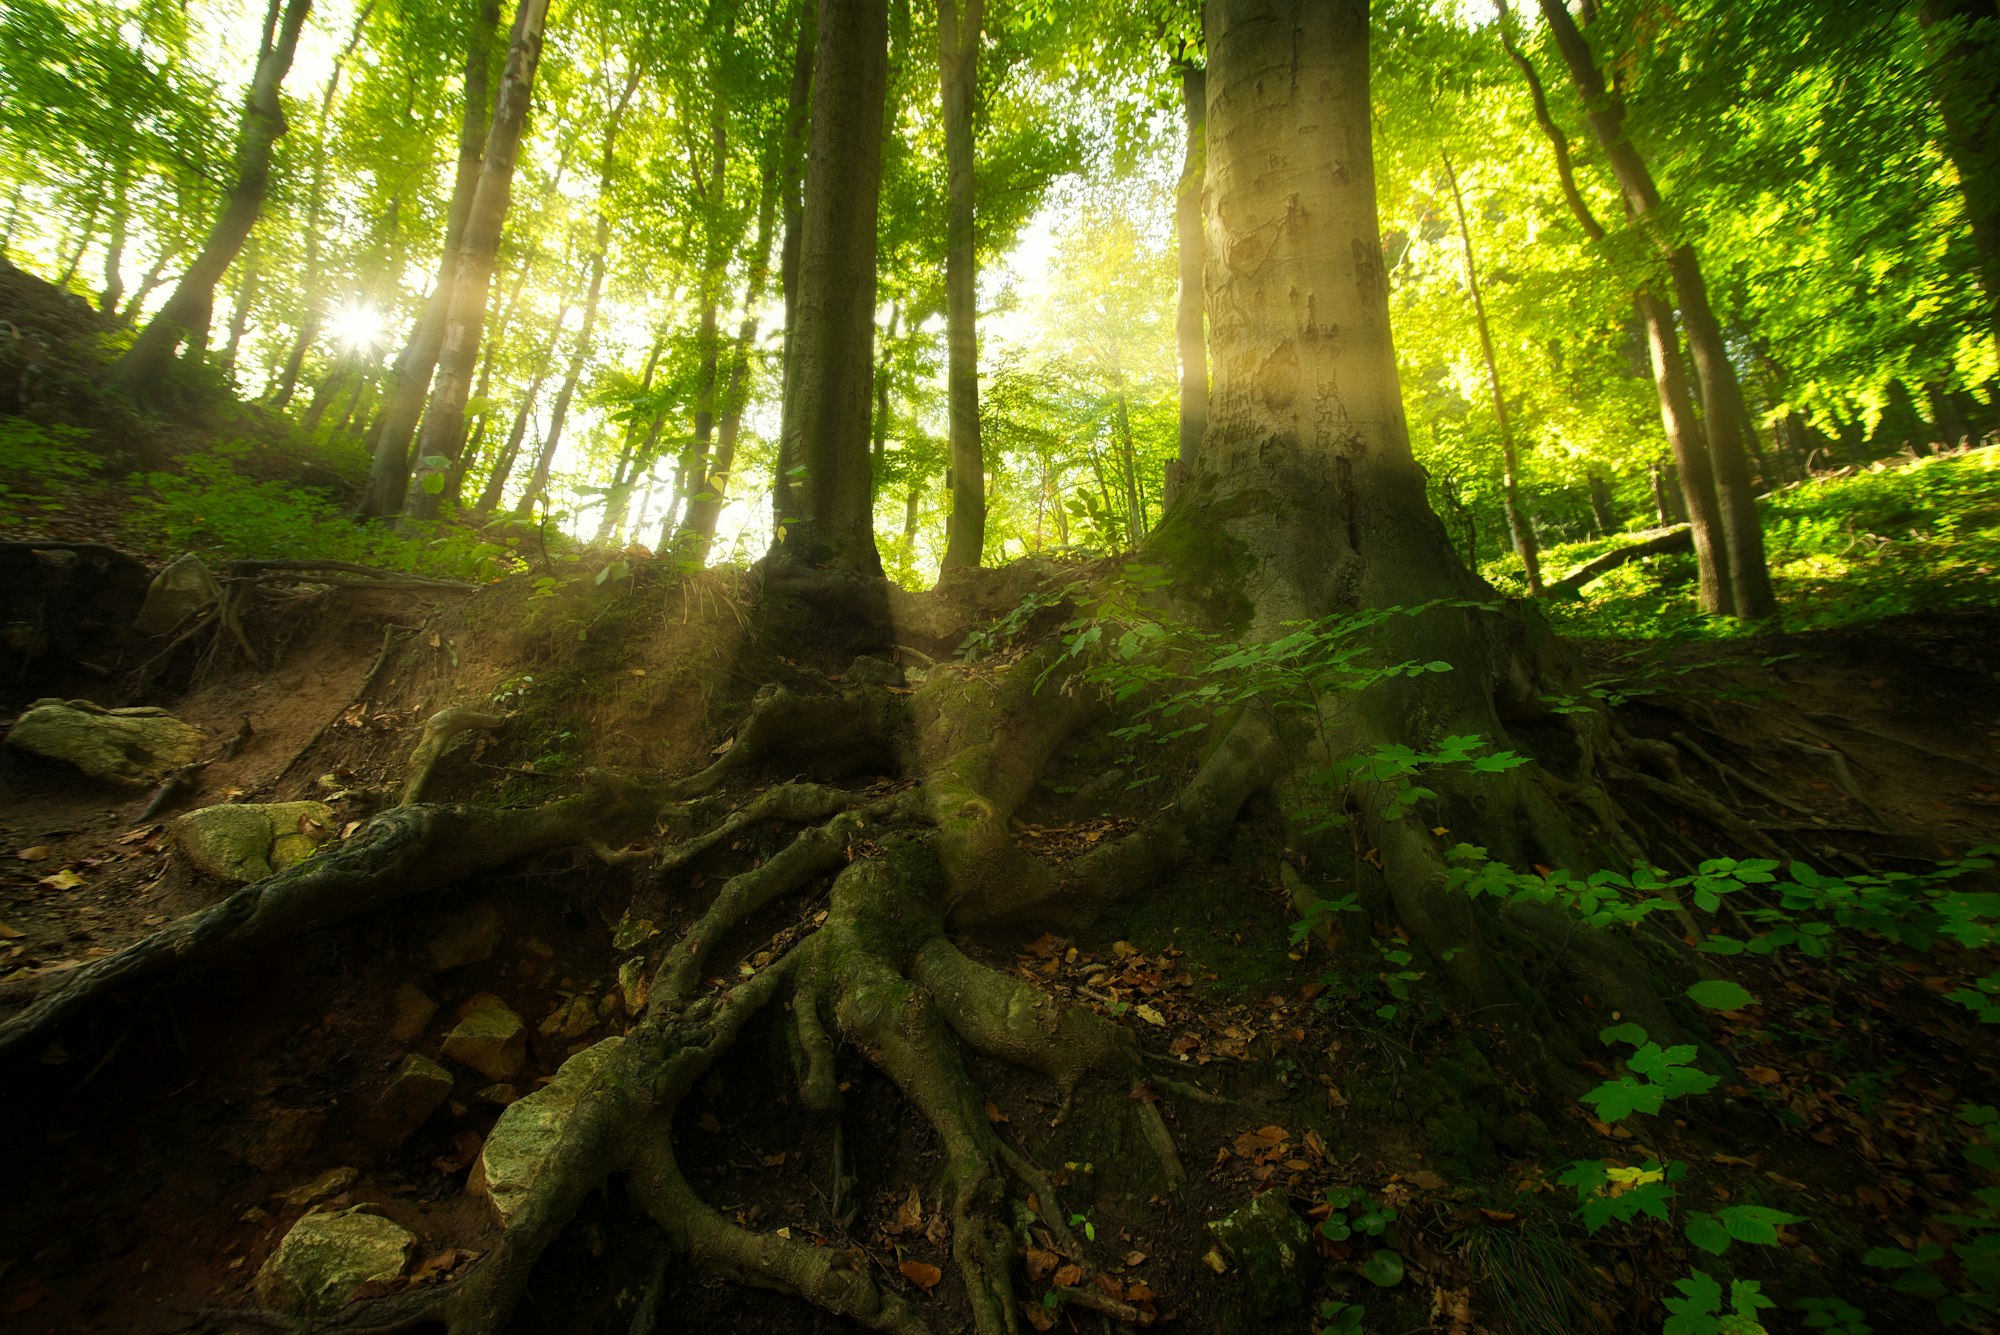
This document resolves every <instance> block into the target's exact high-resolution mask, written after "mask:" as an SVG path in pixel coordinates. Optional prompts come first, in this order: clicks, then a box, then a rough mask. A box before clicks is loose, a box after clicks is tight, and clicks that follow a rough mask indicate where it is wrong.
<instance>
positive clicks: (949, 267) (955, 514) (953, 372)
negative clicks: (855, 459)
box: [938, 0, 986, 570]
mask: <svg viewBox="0 0 2000 1335" xmlns="http://www.w3.org/2000/svg"><path fill="white" fill-rule="evenodd" d="M984 7H985V6H984V0H965V10H964V13H963V15H961V14H960V12H959V0H938V73H939V78H940V82H941V84H942V86H943V99H944V161H945V228H944V236H945V240H944V306H945V314H944V324H945V351H946V362H947V367H946V373H945V385H946V390H945V392H946V396H947V400H948V404H949V409H950V418H951V455H950V457H951V509H950V511H949V512H948V514H947V515H946V517H945V538H944V567H943V568H944V569H946V570H951V569H953V568H954V567H957V566H976V565H978V564H979V561H980V557H981V555H982V554H983V553H984V551H985V549H986V456H985V454H984V452H983V451H982V450H981V448H980V443H979V332H978V319H979V294H978V282H979V269H978V260H977V251H976V248H975V247H976V241H977V236H976V233H975V230H974V227H975V223H974V218H973V201H974V183H973V144H972V105H973V102H974V100H975V99H976V98H977V96H978V88H979V46H980V26H981V23H982V21H983V10H984Z"/></svg>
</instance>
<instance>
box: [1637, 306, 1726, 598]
mask: <svg viewBox="0 0 2000 1335" xmlns="http://www.w3.org/2000/svg"><path fill="white" fill-rule="evenodd" d="M1638 302H1639V317H1640V319H1641V320H1642V321H1644V323H1645V326H1646V350H1647V352H1648V353H1649V354H1650V355H1651V357H1652V361H1653V385H1654V388H1655V389H1657V390H1658V391H1659V398H1660V421H1661V423H1662V425H1664V426H1665V427H1666V430H1667V442H1668V443H1669V444H1670V445H1672V446H1673V449H1674V465H1675V467H1676V468H1677V469H1678V470H1679V473H1680V481H1681V498H1682V500H1683V502H1684V503H1685V504H1686V506H1687V518H1688V524H1689V526H1690V527H1691V528H1692V529H1693V530H1694V558H1695V565H1696V567H1697V569H1698V571H1699V576H1698V579H1699V584H1698V588H1699V591H1700V598H1701V608H1702V610H1703V611H1704V612H1708V613H1711V614H1712V615H1715V616H1731V615H1734V614H1735V612H1736V607H1737V604H1736V590H1735V586H1734V585H1733V584H1732V583H1731V581H1730V579H1729V569H1730V562H1729V548H1728V545H1727V544H1728V542H1729V541H1730V539H1731V538H1732V537H1734V534H1733V533H1731V532H1730V531H1729V530H1728V529H1726V528H1725V527H1724V526H1723V523H1722V516H1721V513H1720V510H1721V507H1720V506H1719V505H1718V504H1717V501H1716V495H1715V469H1714V466H1713V464H1712V463H1711V462H1710V459H1709V448H1708V438H1707V433H1706V432H1705V431H1703V429H1702V424H1701V423H1700V422H1699V421H1697V420H1696V419H1695V415H1694V398H1693V396H1692V395H1691V394H1690V393H1689V392H1688V384H1687V372H1686V370H1685V369H1683V367H1682V365H1681V349H1680V341H1679V339H1678V338H1677V337H1676V335H1675V334H1674V316H1673V312H1672V311H1670V310H1668V309H1667V304H1666V303H1665V302H1663V301H1661V300H1660V299H1659V298H1658V297H1656V296H1654V295H1653V294H1652V293H1650V292H1641V293H1640V294H1639V297H1638Z"/></svg>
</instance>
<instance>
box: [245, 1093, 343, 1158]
mask: <svg viewBox="0 0 2000 1335" xmlns="http://www.w3.org/2000/svg"><path fill="white" fill-rule="evenodd" d="M325 1124H326V1109H324V1108H286V1107H283V1106H280V1105H276V1104H267V1105H265V1106H264V1107H262V1108H259V1109H258V1110H257V1113H256V1121H255V1127H256V1129H255V1130H254V1131H252V1132H250V1133H249V1134H248V1135H246V1136H245V1137H244V1138H243V1140H242V1141H241V1142H240V1143H239V1144H238V1146H237V1148H236V1157H237V1158H239V1159H241V1160H242V1161H243V1162H244V1163H247V1164H249V1165H250V1166H251V1167H252V1168H260V1169H262V1170H263V1171H265V1172H267V1173H275V1172H277V1171H278V1170H279V1169H280V1168H283V1167H284V1166H285V1165H286V1164H288V1163H291V1162H292V1161H293V1160H294V1159H297V1158H298V1157H299V1156H300V1155H302V1154H304V1153H305V1152H306V1151H308V1150H310V1149H311V1148H312V1147H313V1146H314V1145H315V1144H316V1143H318V1141H319V1129H320V1127H322V1126H324V1125H325Z"/></svg>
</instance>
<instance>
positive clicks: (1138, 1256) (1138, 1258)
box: [1125, 1252, 1146, 1266]
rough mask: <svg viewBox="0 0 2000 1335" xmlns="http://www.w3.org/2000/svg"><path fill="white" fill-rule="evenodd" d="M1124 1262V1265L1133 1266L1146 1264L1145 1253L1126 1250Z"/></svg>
mask: <svg viewBox="0 0 2000 1335" xmlns="http://www.w3.org/2000/svg"><path fill="white" fill-rule="evenodd" d="M1125 1264H1126V1265H1128V1266H1134V1265H1144V1264H1146V1253H1144V1252H1126V1253H1125Z"/></svg>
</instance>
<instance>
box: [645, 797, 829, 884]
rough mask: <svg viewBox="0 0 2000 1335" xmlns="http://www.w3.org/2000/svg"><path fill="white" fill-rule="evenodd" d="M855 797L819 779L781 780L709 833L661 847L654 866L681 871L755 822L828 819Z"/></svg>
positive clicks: (659, 868) (757, 823) (663, 870)
mask: <svg viewBox="0 0 2000 1335" xmlns="http://www.w3.org/2000/svg"><path fill="white" fill-rule="evenodd" d="M853 800H854V794H852V793H850V792H848V791H847V790H846V789H845V788H829V787H827V786H826V785H824V784H817V783H781V784H779V785H778V786H777V787H775V788H767V789H765V790H764V791H763V792H761V793H759V794H757V796H756V797H754V798H752V799H751V800H750V801H748V802H746V803H744V804H743V806H742V807H741V808H739V809H738V810H736V811H733V812H731V813H730V814H729V817H728V818H727V819H726V820H723V821H721V822H720V823H719V824H717V825H716V826H715V828H713V829H711V830H709V831H708V832H707V833H706V834H698V835H695V836H693V837H692V838H688V839H683V840H681V841H680V842H679V843H677V844H673V845H671V846H670V847H667V848H664V849H662V850H660V854H659V856H658V857H657V858H656V859H654V863H653V867H654V870H655V871H658V872H660V873H662V874H665V873H667V872H673V871H679V870H680V869H681V868H682V867H685V866H687V864H688V863H690V862H692V861H694V860H695V859H696V858H698V857H700V856H701V855H702V854H703V853H706V852H707V851H708V850H709V849H711V848H714V847H715V846H716V845H717V844H720V843H723V842H725V841H727V840H730V839H733V838H735V837H736V836H737V835H738V834H739V833H741V832H742V831H744V830H747V829H749V828H750V827H751V826H753V825H761V824H763V823H764V822H765V821H789V822H792V823H794V824H803V823H805V822H807V821H817V820H825V819H826V818H827V817H829V816H831V815H833V814H834V813H835V812H837V811H839V810H840V809H841V808H842V807H844V806H846V805H847V804H848V803H850V802H852V801H853Z"/></svg>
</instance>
